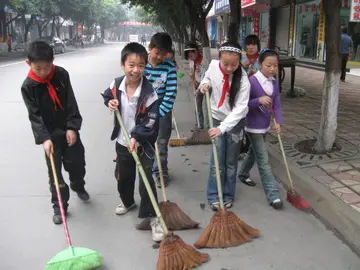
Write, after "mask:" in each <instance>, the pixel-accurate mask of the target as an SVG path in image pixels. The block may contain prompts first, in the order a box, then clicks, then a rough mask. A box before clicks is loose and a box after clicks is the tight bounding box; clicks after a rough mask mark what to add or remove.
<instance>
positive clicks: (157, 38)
mask: <svg viewBox="0 0 360 270" xmlns="http://www.w3.org/2000/svg"><path fill="white" fill-rule="evenodd" d="M149 46H150V48H152V49H153V48H156V49H158V50H160V51H165V52H170V51H171V49H172V39H171V37H170V35H169V34H168V33H165V32H159V33H156V34H155V35H153V36H152V37H151V40H150V45H149Z"/></svg>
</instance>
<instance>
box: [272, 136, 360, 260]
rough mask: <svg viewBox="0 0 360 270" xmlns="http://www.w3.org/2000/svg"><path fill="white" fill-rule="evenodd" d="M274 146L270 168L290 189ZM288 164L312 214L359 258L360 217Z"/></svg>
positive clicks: (328, 191)
mask: <svg viewBox="0 0 360 270" xmlns="http://www.w3.org/2000/svg"><path fill="white" fill-rule="evenodd" d="M274 147H277V146H271V145H269V143H268V147H267V148H268V153H269V162H270V165H271V168H272V170H273V173H274V175H275V176H276V177H277V180H278V181H280V182H281V184H282V185H284V186H285V188H289V182H288V180H287V175H286V171H285V167H284V162H283V158H282V156H281V154H280V153H278V152H277V151H276V150H275V149H274ZM288 163H289V169H290V173H291V176H292V178H293V182H294V185H295V189H296V191H297V192H298V193H299V194H300V195H301V196H303V197H304V198H305V199H306V201H307V202H308V203H309V204H310V205H311V208H312V212H313V214H315V216H317V217H318V218H319V219H320V220H321V221H322V222H323V223H324V225H325V226H326V227H327V228H328V229H330V230H332V231H333V232H334V233H335V235H336V236H337V237H338V238H339V239H340V240H342V241H343V242H344V243H345V244H347V245H348V246H349V247H350V248H351V249H352V251H353V252H355V253H356V254H357V255H358V256H360V215H357V214H356V213H355V212H354V211H355V210H352V209H351V207H350V206H348V205H346V204H345V203H343V202H341V201H340V200H339V199H338V198H337V197H336V196H335V195H333V194H332V193H331V192H330V190H329V189H328V188H326V187H325V186H323V185H322V184H320V183H318V182H317V181H316V180H314V179H312V178H311V177H310V176H309V175H307V174H306V173H305V172H303V171H301V169H300V168H298V167H297V166H296V165H294V164H292V163H291V161H290V160H288Z"/></svg>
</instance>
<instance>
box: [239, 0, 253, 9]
mask: <svg viewBox="0 0 360 270" xmlns="http://www.w3.org/2000/svg"><path fill="white" fill-rule="evenodd" d="M255 4H256V0H241V8H246V7H249V6H252V5H255Z"/></svg>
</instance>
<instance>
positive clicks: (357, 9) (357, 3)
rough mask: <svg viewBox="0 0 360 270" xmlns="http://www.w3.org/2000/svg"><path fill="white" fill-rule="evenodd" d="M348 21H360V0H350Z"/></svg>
mask: <svg viewBox="0 0 360 270" xmlns="http://www.w3.org/2000/svg"><path fill="white" fill-rule="evenodd" d="M350 21H351V22H360V0H351V11H350Z"/></svg>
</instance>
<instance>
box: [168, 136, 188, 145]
mask: <svg viewBox="0 0 360 270" xmlns="http://www.w3.org/2000/svg"><path fill="white" fill-rule="evenodd" d="M186 141H187V139H186V138H183V139H170V140H169V144H168V145H169V146H170V147H179V146H185V145H186Z"/></svg>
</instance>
